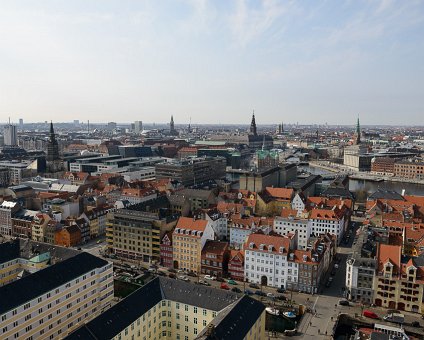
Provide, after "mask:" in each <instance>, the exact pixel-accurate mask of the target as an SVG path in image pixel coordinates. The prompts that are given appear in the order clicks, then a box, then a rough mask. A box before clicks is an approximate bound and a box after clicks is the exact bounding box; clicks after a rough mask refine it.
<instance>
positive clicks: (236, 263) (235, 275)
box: [228, 250, 244, 281]
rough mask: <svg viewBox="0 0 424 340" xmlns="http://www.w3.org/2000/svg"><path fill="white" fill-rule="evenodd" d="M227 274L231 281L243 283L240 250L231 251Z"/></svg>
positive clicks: (241, 252) (242, 265)
mask: <svg viewBox="0 0 424 340" xmlns="http://www.w3.org/2000/svg"><path fill="white" fill-rule="evenodd" d="M228 274H229V275H230V276H231V278H232V279H234V280H238V281H243V279H244V255H243V251H241V250H231V255H230V260H229V262H228Z"/></svg>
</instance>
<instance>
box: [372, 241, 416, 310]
mask: <svg viewBox="0 0 424 340" xmlns="http://www.w3.org/2000/svg"><path fill="white" fill-rule="evenodd" d="M423 259H424V255H421V256H419V257H405V256H402V246H401V245H387V244H380V245H379V247H378V251H377V261H378V262H377V266H378V268H377V273H376V275H375V276H374V282H373V286H374V304H375V305H376V306H379V307H385V308H390V309H398V310H400V311H409V312H415V313H424V304H423V298H424V274H423V273H424V265H423V263H424V262H423Z"/></svg>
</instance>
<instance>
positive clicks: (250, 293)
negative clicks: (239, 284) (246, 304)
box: [244, 289, 253, 295]
mask: <svg viewBox="0 0 424 340" xmlns="http://www.w3.org/2000/svg"><path fill="white" fill-rule="evenodd" d="M244 294H246V295H253V292H252V291H251V290H250V289H246V290H245V291H244Z"/></svg>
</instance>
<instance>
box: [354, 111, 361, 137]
mask: <svg viewBox="0 0 424 340" xmlns="http://www.w3.org/2000/svg"><path fill="white" fill-rule="evenodd" d="M355 135H356V136H355V137H356V140H355V142H356V144H361V126H360V125H359V116H358V120H357V122H356V133H355Z"/></svg>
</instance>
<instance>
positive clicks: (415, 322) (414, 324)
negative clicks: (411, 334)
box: [411, 321, 421, 327]
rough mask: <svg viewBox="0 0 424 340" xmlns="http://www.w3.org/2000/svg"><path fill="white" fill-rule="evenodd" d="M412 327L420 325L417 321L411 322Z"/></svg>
mask: <svg viewBox="0 0 424 340" xmlns="http://www.w3.org/2000/svg"><path fill="white" fill-rule="evenodd" d="M411 326H412V327H421V325H420V323H419V322H418V321H413V322H411Z"/></svg>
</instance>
